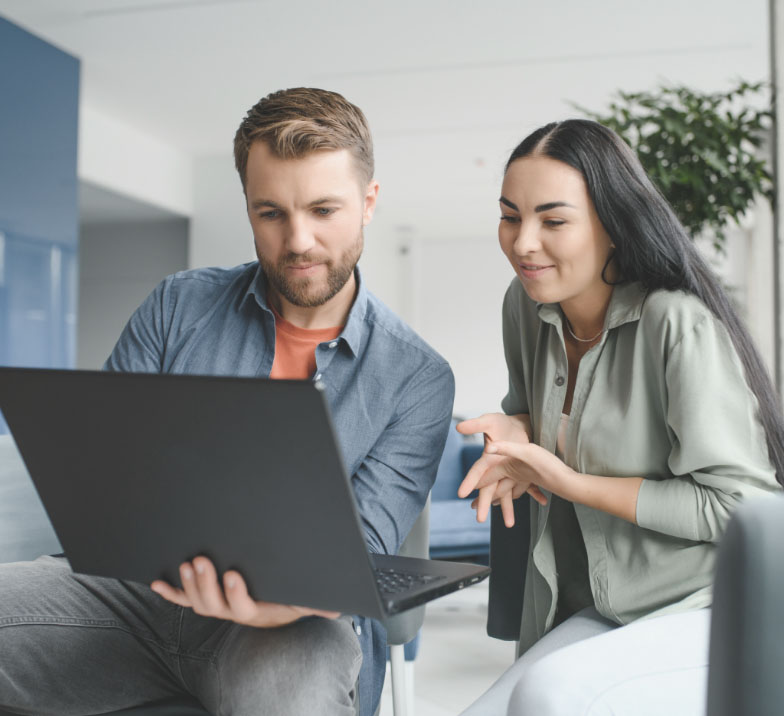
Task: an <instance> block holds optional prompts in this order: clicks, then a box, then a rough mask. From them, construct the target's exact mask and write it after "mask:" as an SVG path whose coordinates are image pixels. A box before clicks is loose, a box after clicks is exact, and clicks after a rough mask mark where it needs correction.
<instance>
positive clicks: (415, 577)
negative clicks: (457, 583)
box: [374, 568, 445, 594]
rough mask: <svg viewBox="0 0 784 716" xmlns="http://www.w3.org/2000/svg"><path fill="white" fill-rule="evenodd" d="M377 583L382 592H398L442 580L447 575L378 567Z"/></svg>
mask: <svg viewBox="0 0 784 716" xmlns="http://www.w3.org/2000/svg"><path fill="white" fill-rule="evenodd" d="M374 571H375V574H376V584H378V588H379V591H380V592H381V593H382V594H397V593H399V592H406V591H408V590H409V589H412V588H414V587H421V586H424V585H426V584H432V583H433V582H440V581H442V580H443V579H445V577H441V576H436V575H432V574H421V573H419V572H403V571H399V570H396V569H382V568H376V569H375V570H374Z"/></svg>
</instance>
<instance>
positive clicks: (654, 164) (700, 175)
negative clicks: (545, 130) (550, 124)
mask: <svg viewBox="0 0 784 716" xmlns="http://www.w3.org/2000/svg"><path fill="white" fill-rule="evenodd" d="M755 98H756V103H755V102H752V103H749V100H750V99H751V100H753V99H755ZM752 105H754V106H752ZM574 106H575V107H576V108H577V109H579V110H580V111H581V112H584V113H585V114H586V115H587V116H588V117H590V118H591V119H595V120H596V121H598V122H601V123H602V124H604V125H605V126H607V127H609V128H611V129H613V130H614V131H616V132H617V133H618V134H619V135H620V136H621V137H623V138H624V140H626V142H628V144H629V145H630V146H631V147H632V149H633V150H634V151H635V152H636V153H637V155H638V156H639V158H640V161H641V162H642V164H643V166H644V167H645V169H646V171H647V172H648V174H649V175H650V176H651V178H652V179H653V181H654V182H655V183H656V184H657V185H658V186H659V188H660V190H661V191H662V193H663V194H664V195H665V196H666V197H667V199H668V200H669V201H670V203H671V204H672V205H673V208H674V209H675V213H676V214H677V215H678V218H679V219H680V220H681V222H682V223H683V225H684V227H685V228H686V229H687V231H688V232H689V233H690V234H691V236H692V238H697V237H698V236H700V235H703V236H704V235H710V236H711V238H712V239H713V245H714V247H715V248H716V250H717V251H718V252H719V253H723V252H724V251H725V242H726V235H725V228H726V227H727V225H728V224H729V223H730V221H734V222H736V223H740V220H741V218H742V216H743V214H744V213H745V211H746V210H747V209H748V208H749V207H751V206H752V205H753V204H754V201H755V199H756V198H757V197H758V196H759V195H763V196H765V197H767V198H768V200H769V201H771V202H772V201H773V179H772V176H771V172H770V170H769V169H768V161H767V159H766V158H765V157H764V155H763V152H761V151H760V148H761V146H762V145H763V143H764V142H765V141H766V137H767V134H768V132H769V130H770V128H771V125H772V116H773V115H772V109H771V106H770V101H769V97H768V85H766V84H765V83H762V82H758V83H756V84H752V83H749V82H744V81H742V82H740V83H739V84H737V86H736V87H733V88H732V89H731V90H729V91H728V92H714V93H702V92H697V91H694V90H692V89H689V88H688V87H684V86H673V87H667V86H660V87H658V88H657V89H656V90H654V91H652V92H621V91H619V92H617V93H616V94H615V95H614V96H613V99H612V101H611V103H610V105H609V107H608V109H607V112H606V113H601V112H592V111H589V110H586V109H585V108H583V107H580V106H579V105H574Z"/></svg>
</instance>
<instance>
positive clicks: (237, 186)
mask: <svg viewBox="0 0 784 716" xmlns="http://www.w3.org/2000/svg"><path fill="white" fill-rule="evenodd" d="M255 258H256V254H255V251H254V249H253V234H252V233H251V230H250V224H249V223H248V216H247V214H246V212H245V197H244V195H243V193H242V184H241V183H240V179H239V176H238V175H237V170H236V169H235V168H234V158H233V157H232V155H231V153H229V152H227V153H226V154H220V155H214V156H208V157H202V158H200V159H197V160H195V161H194V164H193V214H192V218H191V232H190V244H189V253H188V261H189V266H190V267H191V268H196V267H199V266H234V265H236V264H241V263H245V262H246V261H253V260H254V259H255Z"/></svg>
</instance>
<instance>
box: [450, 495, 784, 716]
mask: <svg viewBox="0 0 784 716" xmlns="http://www.w3.org/2000/svg"><path fill="white" fill-rule="evenodd" d="M516 502H517V503H519V504H516V505H515V527H514V528H512V529H507V528H506V527H504V525H503V522H502V520H501V514H500V509H499V508H493V513H492V519H493V523H492V532H491V539H490V565H491V567H492V569H493V572H492V573H491V575H490V595H489V603H488V619H487V632H488V634H489V635H490V636H493V637H496V638H498V639H506V640H517V638H518V635H519V633H520V619H521V617H522V604H523V583H524V575H525V567H526V560H527V553H528V545H529V534H528V531H529V518H528V514H529V500H528V497H527V496H525V497H524V498H521V499H520V500H517V501H516ZM783 549H784V497H782V496H775V497H767V498H760V499H757V500H753V501H750V502H748V503H746V504H744V505H741V506H740V508H738V510H737V511H736V513H735V514H734V515H733V517H732V519H731V520H730V523H729V525H728V527H727V532H726V534H725V535H724V537H723V539H722V542H721V545H720V547H719V554H718V559H717V566H716V577H715V582H714V590H713V608H712V616H711V635H710V656H709V663H710V666H709V669H708V709H707V713H708V716H752V715H753V716H779V715H780V714H782V713H784V678H782V675H781V664H782V663H783V662H784V618H782V613H781V612H782V605H784V560H782V556H781V555H782V550H783ZM512 671H513V669H510V670H509V671H508V672H507V674H505V675H504V676H506V675H508V674H511V672H512ZM510 690H511V686H510V683H509V679H506V680H505V679H504V678H503V677H502V678H501V679H499V680H498V681H496V682H495V683H494V684H493V686H491V687H490V688H489V689H488V691H487V692H485V694H483V695H482V696H481V697H480V698H479V699H478V700H477V701H475V702H474V703H473V704H472V705H471V706H469V707H468V708H467V709H466V710H465V711H464V712H463V716H474V714H476V715H477V716H478V715H479V714H487V713H497V712H498V713H503V709H504V708H505V701H504V699H505V698H508V693H509V692H510Z"/></svg>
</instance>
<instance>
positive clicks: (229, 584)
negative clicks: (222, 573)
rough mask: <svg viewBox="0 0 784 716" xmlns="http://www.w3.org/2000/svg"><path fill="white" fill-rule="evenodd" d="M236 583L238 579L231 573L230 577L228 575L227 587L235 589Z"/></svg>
mask: <svg viewBox="0 0 784 716" xmlns="http://www.w3.org/2000/svg"><path fill="white" fill-rule="evenodd" d="M236 583H237V579H236V578H235V577H234V576H232V575H229V576H228V577H226V588H227V589H233V588H234V585H235V584H236Z"/></svg>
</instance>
